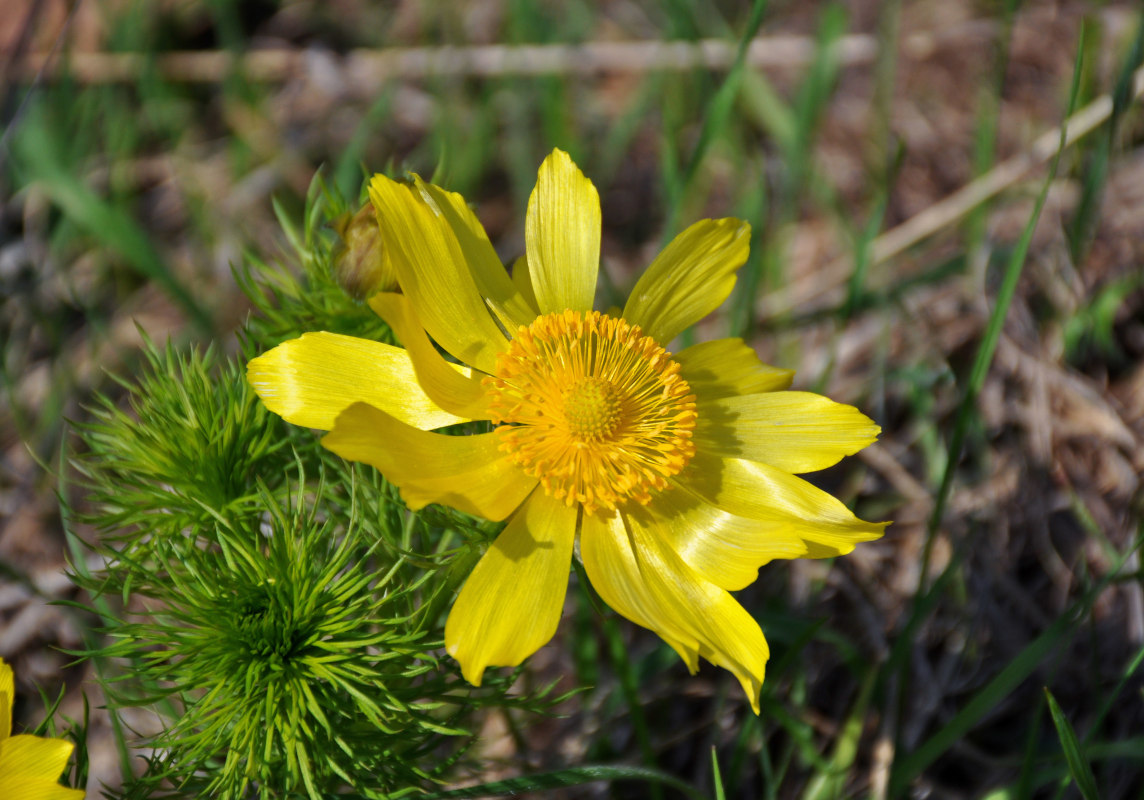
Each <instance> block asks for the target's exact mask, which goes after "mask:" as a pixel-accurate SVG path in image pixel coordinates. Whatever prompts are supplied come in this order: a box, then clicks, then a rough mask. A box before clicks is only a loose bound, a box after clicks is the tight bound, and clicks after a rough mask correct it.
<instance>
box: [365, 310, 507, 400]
mask: <svg viewBox="0 0 1144 800" xmlns="http://www.w3.org/2000/svg"><path fill="white" fill-rule="evenodd" d="M369 305H370V308H372V309H373V310H374V311H376V312H377V313H378V315H379V316H380V317H381V318H382V319H384V320H385V322H386V324H387V325H389V327H390V328H392V329H393V332H394V334H396V336H397V338H398V339H400V340H401V343H402V344H403V345H405V352H407V353H408V354H409V360H410V361H411V362H412V363H413V371H414V372H416V373H417V383H418V385H419V386H420V387H421V389H422V390H423V391H424V392H425V394H427V395H428V396H429V398H430V399H431V400H432V401H433V402H434V403H436V404H437V405H438V406H440V407H441V408H443V409H445V410H446V411H449V412H450V413H453V414H456V415H457V416H458V417H464V418H466V419H488V418H489V417H488V412H487V410H486V405H487V401H486V399H485V389H484V387H483V386H481V374H480V373H479V372H474V371H468V374H466V373H464V372H461V371H460V370H458V369H457V368H456V365H454V364H451V363H449V362H448V361H446V360H445V359H444V357H442V355H441V354H440V353H439V352H438V351H437V348H436V347H434V346H433V343H432V342H430V341H429V337H428V336H426V335H425V329H424V328H422V327H421V322H420V320H418V319H417V315H416V314H415V313H414V311H413V304H412V303H410V302H409V298H407V297H406V296H405V295H403V294H397V293H396V292H378V293H377V294H375V295H373V296H372V297H370V298H369Z"/></svg>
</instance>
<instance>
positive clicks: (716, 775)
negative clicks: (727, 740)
mask: <svg viewBox="0 0 1144 800" xmlns="http://www.w3.org/2000/svg"><path fill="white" fill-rule="evenodd" d="M711 782H712V783H714V784H715V800H727V795H726V793H725V792H724V791H723V774H722V773H721V772H720V771H719V757H718V756H717V755H715V747H714V745H712V747H711Z"/></svg>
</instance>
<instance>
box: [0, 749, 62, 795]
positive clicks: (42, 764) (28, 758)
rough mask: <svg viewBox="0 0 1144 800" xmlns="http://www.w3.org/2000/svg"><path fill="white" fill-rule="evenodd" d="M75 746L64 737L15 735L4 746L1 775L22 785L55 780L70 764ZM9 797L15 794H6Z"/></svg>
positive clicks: (0, 754) (1, 757)
mask: <svg viewBox="0 0 1144 800" xmlns="http://www.w3.org/2000/svg"><path fill="white" fill-rule="evenodd" d="M73 748H74V745H72V743H71V742H67V741H64V740H63V739H44V738H41V737H39V736H28V735H20V736H12V737H9V738H8V739H5V740H4V744H3V746H0V775H2V776H4V777H5V778H7V779H8V780H9V781H12V780H13V779H15V780H14V782H15V783H16V784H17V785H18V784H20V783H21V782H24V783H36V782H39V781H43V782H46V783H47V784H48V785H49V786H50V785H51V784H53V783H55V782H56V781H57V780H58V779H59V777H60V774H61V773H62V772H63V771H64V767H66V766H67V764H68V756H70V755H71V752H72V749H73ZM2 796H3V797H4V798H5V800H7V798H8V797H10V796H13V795H2Z"/></svg>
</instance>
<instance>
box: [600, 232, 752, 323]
mask: <svg viewBox="0 0 1144 800" xmlns="http://www.w3.org/2000/svg"><path fill="white" fill-rule="evenodd" d="M750 241H751V226H750V225H748V224H747V223H745V222H743V221H742V220H738V219H705V220H701V221H699V222H696V223H695V224H694V225H692V226H691V227H689V228H688V229H687V230H685V231H683V233H681V234H679V235H678V236H676V237H675V238H674V239H672V241H671V243H670V244H668V246H667V247H666V248H664V250H663V252H661V253H660V254H659V255H658V256H656V258H655V260H654V261H652V262H651V265H650V266H649V267H648V268H647V270H646V271H645V272H644V274H643V275H641V276H640V279H639V280H638V281H636V285H635V287H634V288H633V289H632V293H631V296H629V297H628V303H627V305H625V306H624V314H623V316H624V319H626V320H628V321H629V322H631V323H633V324H636V325H639V326H640V327H641V328H643V331H644V333H645V334H646V335H648V336H650V337H651V338H653V339H655V340H656V341H657V342H660V343H662V344H664V345H666V344H667V343H668V342H670V341H671V340H672V339H674V338H675V337H676V336H678V335H679V334H680V333H681V332H682V331H683V330H684V329H685V328H689V327H690V326H692V325H694V324H695V323H696V322H698V321H699V320H701V319H703V318H704V317H705V316H707V315H708V314H710V313H711V312H712V311H714V310H715V309H716V308H718V307H719V306H720V305H721V304H722V303H723V301H724V300H726V299H727V295H729V294H731V289H733V288H734V286H735V272H736V271H738V269H739V267H741V266H743V262H745V261H746V260H747V252H748V248H749V245H750Z"/></svg>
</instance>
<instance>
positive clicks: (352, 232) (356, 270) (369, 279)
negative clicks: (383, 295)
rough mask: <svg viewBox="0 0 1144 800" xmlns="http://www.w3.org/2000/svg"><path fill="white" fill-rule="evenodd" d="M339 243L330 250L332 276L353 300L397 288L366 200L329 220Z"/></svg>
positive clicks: (391, 267) (390, 264) (375, 219)
mask: <svg viewBox="0 0 1144 800" xmlns="http://www.w3.org/2000/svg"><path fill="white" fill-rule="evenodd" d="M333 227H334V230H336V231H337V232H338V236H340V237H341V240H342V241H341V243H340V244H339V245H338V247H337V249H336V250H335V251H334V258H333V270H334V279H335V280H336V281H337V282H338V285H339V286H341V287H342V289H344V290H345V292H346V294H348V295H349V296H350V297H352V298H354V299H355V300H364V299H365V298H367V297H369V296H370V295H371V294H374V293H375V292H385V291H393V290H395V289H397V275H396V273H395V272H394V271H393V264H392V263H390V260H389V257H388V255H387V254H386V252H385V247H384V246H383V245H382V243H381V231H379V230H378V227H377V217H376V215H375V214H374V211H373V204H371V203H366V204H365V205H364V206H362V207H361V208H360V209H359V210H358V212H357V213H356V214H350V213H348V212H347V213H345V214H343V215H342V216H340V217H338V218H337V219H335V220H334V221H333Z"/></svg>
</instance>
